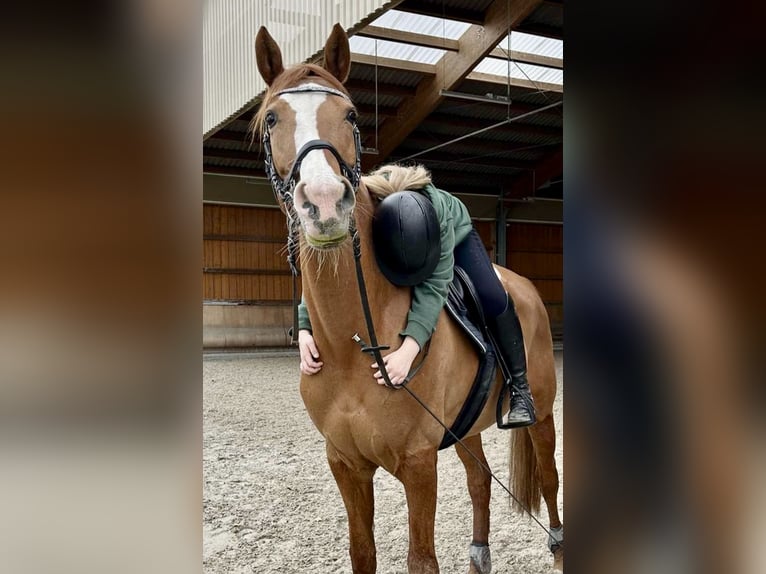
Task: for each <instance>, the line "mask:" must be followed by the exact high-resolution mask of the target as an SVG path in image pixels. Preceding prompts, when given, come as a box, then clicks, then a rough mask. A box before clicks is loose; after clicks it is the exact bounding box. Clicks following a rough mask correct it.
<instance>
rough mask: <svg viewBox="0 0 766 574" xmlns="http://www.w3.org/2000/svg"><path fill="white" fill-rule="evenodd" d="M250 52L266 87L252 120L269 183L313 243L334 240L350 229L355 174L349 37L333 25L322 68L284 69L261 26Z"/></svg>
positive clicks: (356, 138) (357, 149)
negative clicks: (260, 139)
mask: <svg viewBox="0 0 766 574" xmlns="http://www.w3.org/2000/svg"><path fill="white" fill-rule="evenodd" d="M255 53H256V60H257V63H258V71H259V72H260V73H261V76H263V79H264V80H265V81H266V83H267V84H268V85H269V89H268V90H267V92H266V95H265V96H264V99H263V102H262V104H261V108H260V110H259V111H258V113H257V114H256V117H255V119H254V127H255V129H256V130H260V132H261V133H262V134H263V136H264V152H265V154H266V164H267V172H268V171H269V170H271V172H272V173H270V174H269V176H270V177H271V179H272V185H274V187H275V190H276V191H277V194H278V196H279V199H280V201H282V202H284V201H285V200H286V199H289V197H290V194H292V200H293V203H294V205H295V210H296V212H297V215H298V218H299V220H300V223H301V228H302V229H303V234H304V237H305V238H306V241H307V242H308V244H309V245H310V246H312V247H314V248H317V249H330V248H333V247H336V246H338V245H339V244H340V243H341V242H343V240H345V239H346V237H347V236H348V229H349V217H350V216H351V213H352V211H353V209H354V205H355V203H356V198H355V191H356V186H357V185H358V183H359V181H358V179H359V175H360V173H359V172H360V164H359V160H360V157H359V154H360V153H361V150H360V147H361V144H360V140H359V132H358V129H357V127H356V110H355V109H354V105H353V103H352V102H351V99H350V98H349V97H348V93H347V92H346V90H345V89H344V87H343V82H344V81H345V80H346V78H347V77H348V71H349V67H350V62H351V56H350V50H349V45H348V37H347V36H346V33H345V31H344V30H343V28H341V26H340V25H338V24H336V25H335V27H334V28H333V30H332V33H331V34H330V37H329V38H328V39H327V43H326V44H325V49H324V66H323V67H319V66H314V65H310V64H303V65H299V66H296V67H293V68H290V69H288V70H285V69H284V68H283V66H282V54H281V51H280V49H279V46H278V45H277V43H276V42H275V41H274V39H273V38H272V37H271V35H270V34H269V33H268V31H266V28H264V27H261V29H260V30H259V31H258V35H257V37H256V40H255ZM285 194H287V195H285Z"/></svg>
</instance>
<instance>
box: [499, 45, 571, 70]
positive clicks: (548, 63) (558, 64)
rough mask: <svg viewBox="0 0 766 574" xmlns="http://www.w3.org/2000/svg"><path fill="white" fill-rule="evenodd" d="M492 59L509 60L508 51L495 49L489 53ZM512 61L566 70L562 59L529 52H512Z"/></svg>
mask: <svg viewBox="0 0 766 574" xmlns="http://www.w3.org/2000/svg"><path fill="white" fill-rule="evenodd" d="M489 56H490V57H491V58H500V59H501V60H507V59H508V50H506V49H505V48H500V47H498V48H495V49H494V50H492V51H491V52H490V53H489ZM510 58H511V60H514V61H516V62H524V63H525V64H534V65H535V66H543V67H545V68H556V69H557V70H563V69H564V60H563V59H562V58H551V57H549V56H541V55H539V54H530V53H529V52H518V51H517V50H511V52H510Z"/></svg>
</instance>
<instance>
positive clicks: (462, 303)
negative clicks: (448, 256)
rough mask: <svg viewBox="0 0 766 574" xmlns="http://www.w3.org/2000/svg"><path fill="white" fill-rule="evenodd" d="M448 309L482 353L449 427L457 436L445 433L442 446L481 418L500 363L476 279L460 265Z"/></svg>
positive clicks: (450, 290)
mask: <svg viewBox="0 0 766 574" xmlns="http://www.w3.org/2000/svg"><path fill="white" fill-rule="evenodd" d="M445 309H446V310H447V313H448V314H449V315H450V317H452V318H453V319H454V320H455V322H456V323H457V324H458V325H459V326H460V327H461V328H462V330H463V331H464V332H465V334H466V335H467V337H468V340H469V341H471V344H472V345H473V347H474V349H476V352H477V354H478V356H479V368H478V370H477V372H476V378H475V379H474V381H473V385H472V386H471V390H470V391H469V392H468V396H467V397H466V400H465V403H463V407H462V408H461V409H460V413H458V415H457V418H456V419H455V421H454V422H453V423H452V426H451V427H450V431H451V432H452V433H453V434H454V436H453V434H450V433H448V432H445V433H444V438H443V439H442V442H441V444H440V445H439V449H443V448H447V447H448V446H452V445H453V444H455V442H457V440H456V438H455V436H457V438H463V437H464V436H465V434H466V433H467V432H468V431H469V430H470V429H471V427H472V426H473V425H474V423H475V422H476V420H477V419H478V418H479V415H480V414H481V411H482V410H483V409H484V406H485V405H486V404H487V399H488V398H489V394H490V392H491V390H492V383H493V382H494V380H495V372H496V369H497V363H498V360H497V355H496V353H495V349H494V348H493V346H492V344H491V343H490V340H491V337H490V335H489V329H488V328H487V325H486V322H485V320H484V313H483V311H482V308H481V302H480V301H479V297H478V295H477V294H476V290H475V288H474V286H473V282H472V281H471V279H470V277H468V274H467V273H466V272H465V271H463V269H462V268H461V267H459V266H457V265H456V266H455V273H454V278H453V279H452V283H451V284H450V286H449V291H448V293H447V302H446V304H445Z"/></svg>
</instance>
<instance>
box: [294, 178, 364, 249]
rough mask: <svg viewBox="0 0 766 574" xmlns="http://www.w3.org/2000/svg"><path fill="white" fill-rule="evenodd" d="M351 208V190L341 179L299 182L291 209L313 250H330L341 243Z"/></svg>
mask: <svg viewBox="0 0 766 574" xmlns="http://www.w3.org/2000/svg"><path fill="white" fill-rule="evenodd" d="M355 204H356V198H355V196H354V190H353V188H352V187H351V185H350V184H349V183H348V181H347V180H346V179H345V178H339V177H332V178H321V179H319V180H311V181H307V182H300V183H299V184H298V185H297V186H296V188H295V209H296V211H297V213H298V217H299V218H300V221H301V226H302V227H303V231H304V235H305V237H306V240H307V241H308V243H309V245H311V246H312V247H315V248H317V249H330V248H332V247H336V246H337V245H339V244H340V243H342V242H343V240H345V238H346V237H347V236H348V225H349V216H350V215H351V212H352V211H353V209H354V205H355Z"/></svg>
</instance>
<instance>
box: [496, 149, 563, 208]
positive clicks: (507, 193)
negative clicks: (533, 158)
mask: <svg viewBox="0 0 766 574" xmlns="http://www.w3.org/2000/svg"><path fill="white" fill-rule="evenodd" d="M563 170H564V147H563V146H559V147H558V148H556V150H555V151H554V152H553V153H552V154H550V155H548V156H546V157H544V158H543V159H541V160H540V161H539V162H538V163H537V165H535V167H534V168H533V169H531V170H529V171H525V172H523V173H522V174H521V175H519V176H518V177H517V178H516V179H515V180H513V182H511V184H510V186H508V188H507V189H505V190H504V194H503V195H504V197H506V198H520V197H529V196H532V195H534V194H535V191H537V188H539V187H540V186H542V185H543V184H544V183H545V182H546V181H548V180H549V179H551V178H552V177H555V176H557V175H559V174H560V173H561V172H562V171H563Z"/></svg>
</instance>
